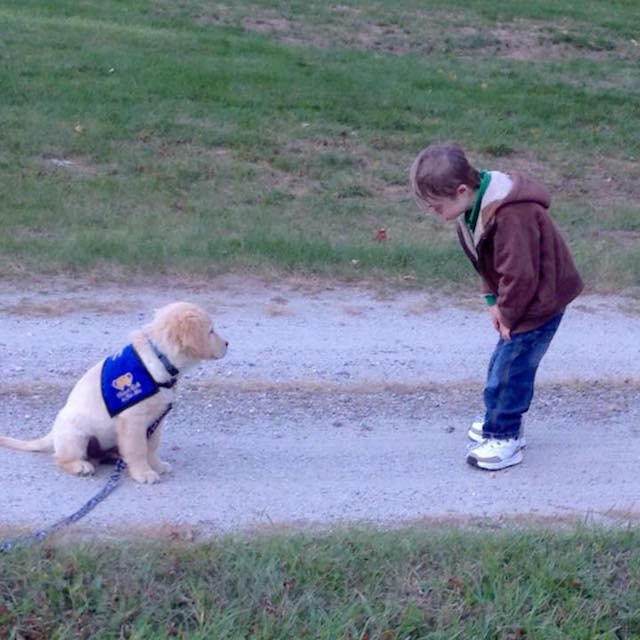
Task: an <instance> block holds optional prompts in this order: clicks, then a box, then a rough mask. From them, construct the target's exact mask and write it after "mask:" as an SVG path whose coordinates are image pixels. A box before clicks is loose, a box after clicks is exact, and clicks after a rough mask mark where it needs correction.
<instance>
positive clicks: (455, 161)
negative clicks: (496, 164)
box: [409, 142, 481, 202]
mask: <svg viewBox="0 0 640 640" xmlns="http://www.w3.org/2000/svg"><path fill="white" fill-rule="evenodd" d="M409 175H410V180H411V190H412V191H413V194H414V196H415V197H416V198H417V199H418V201H419V202H425V201H426V199H427V198H439V197H443V196H444V197H447V198H453V197H455V196H456V190H457V189H458V187H459V186H460V185H461V184H466V185H467V186H468V187H471V188H472V189H477V188H478V187H479V186H480V181H481V175H480V172H479V171H478V170H477V169H475V168H474V167H472V166H471V165H470V164H469V161H468V160H467V157H466V156H465V155H464V151H463V150H462V148H461V147H460V146H459V145H457V144H456V143H455V142H441V143H438V144H432V145H430V146H428V147H427V148H426V149H423V150H422V151H421V152H420V153H419V154H418V156H417V157H416V159H415V160H414V161H413V164H412V165H411V172H410V174H409Z"/></svg>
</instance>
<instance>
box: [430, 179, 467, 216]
mask: <svg viewBox="0 0 640 640" xmlns="http://www.w3.org/2000/svg"><path fill="white" fill-rule="evenodd" d="M475 197H476V192H475V191H474V190H472V189H471V188H469V187H468V186H467V185H466V184H461V185H460V186H459V187H458V189H457V190H456V195H455V196H453V197H452V196H432V197H426V198H423V200H424V202H425V203H426V205H427V206H428V207H429V208H430V209H431V210H432V211H433V212H434V213H435V214H436V215H437V216H438V217H439V218H442V219H443V220H447V221H448V220H455V219H456V218H457V217H458V216H459V215H460V214H461V213H464V212H465V211H466V210H467V209H470V208H471V207H472V206H473V201H474V199H475Z"/></svg>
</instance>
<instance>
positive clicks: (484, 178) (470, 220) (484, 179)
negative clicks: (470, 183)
mask: <svg viewBox="0 0 640 640" xmlns="http://www.w3.org/2000/svg"><path fill="white" fill-rule="evenodd" d="M480 176H481V179H480V186H479V187H478V191H477V192H476V198H475V200H474V201H473V206H472V207H471V209H467V210H466V211H465V212H464V221H465V223H466V225H467V227H469V229H471V233H473V232H474V231H475V229H476V223H477V222H478V216H479V215H480V205H481V204H482V197H483V196H484V192H485V191H486V190H487V187H488V186H489V183H490V182H491V175H490V174H489V172H488V171H481V172H480Z"/></svg>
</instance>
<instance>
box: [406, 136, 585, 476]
mask: <svg viewBox="0 0 640 640" xmlns="http://www.w3.org/2000/svg"><path fill="white" fill-rule="evenodd" d="M410 179H411V188H412V190H413V193H414V195H415V197H416V198H417V200H418V201H419V202H420V203H421V204H423V205H426V206H427V207H430V208H431V209H432V210H433V211H434V212H435V213H436V215H438V216H439V217H440V218H442V219H443V220H446V221H449V220H456V221H457V231H458V238H459V240H460V243H461V245H462V248H463V250H464V252H465V253H466V255H467V257H468V258H469V260H470V261H471V263H472V264H473V266H474V267H475V269H476V270H477V271H478V273H479V274H480V278H481V284H482V292H483V294H484V296H485V299H486V302H487V305H488V308H489V317H490V319H491V324H492V325H493V327H494V329H496V331H498V333H499V336H500V337H499V340H498V344H497V345H496V348H495V351H494V352H493V355H492V357H491V360H490V362H489V370H488V372H487V382H486V386H485V389H484V404H485V415H484V422H482V423H474V424H473V425H472V427H471V429H470V430H469V437H470V438H471V439H472V440H475V441H476V442H478V444H476V445H474V446H472V447H471V448H470V449H469V451H468V454H467V462H468V463H469V464H471V465H473V466H476V467H479V468H480V469H487V470H491V471H493V470H496V469H503V468H505V467H509V466H512V465H514V464H518V463H519V462H522V449H523V447H524V445H525V443H524V438H522V437H521V432H520V427H521V421H522V414H523V413H525V412H526V411H527V410H528V409H529V405H530V404H531V399H532V398H533V387H534V379H535V374H536V370H537V368H538V365H539V364H540V360H541V359H542V356H543V355H544V354H545V352H546V350H547V348H548V347H549V344H550V342H551V339H552V338H553V336H554V334H555V332H556V330H557V328H558V325H559V324H560V320H561V319H562V314H563V312H564V309H565V307H566V306H567V305H568V304H569V303H570V302H571V301H572V300H573V299H574V298H575V297H576V296H577V295H578V294H579V293H580V291H582V287H583V284H582V280H581V279H580V275H579V274H578V272H577V270H576V268H575V266H574V264H573V260H572V259H571V255H570V253H569V250H568V248H567V245H566V244H565V242H564V240H563V239H562V237H561V236H560V233H559V232H558V230H557V228H556V226H555V225H554V223H553V221H552V220H551V217H550V216H549V213H548V208H549V201H550V198H549V194H548V193H547V191H546V190H545V189H544V187H542V186H541V185H539V184H538V183H536V182H533V181H532V180H529V179H527V178H525V177H523V176H521V175H519V174H516V173H514V174H511V175H507V174H505V173H501V172H499V171H489V172H487V171H478V170H477V169H475V168H474V167H472V166H471V165H470V164H469V162H468V160H467V158H466V157H465V154H464V151H463V150H462V149H461V148H460V147H459V146H458V145H457V144H455V143H442V144H434V145H431V146H429V147H427V148H426V149H423V150H422V151H421V152H420V153H419V154H418V156H417V157H416V159H415V161H414V162H413V165H412V167H411V175H410Z"/></svg>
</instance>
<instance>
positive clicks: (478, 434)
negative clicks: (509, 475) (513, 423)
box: [467, 418, 527, 449]
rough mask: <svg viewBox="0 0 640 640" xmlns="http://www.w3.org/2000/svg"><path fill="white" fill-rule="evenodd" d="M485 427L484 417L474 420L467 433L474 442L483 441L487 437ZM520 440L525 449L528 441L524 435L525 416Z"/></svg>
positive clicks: (521, 425) (521, 446) (522, 447)
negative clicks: (484, 432) (483, 429)
mask: <svg viewBox="0 0 640 640" xmlns="http://www.w3.org/2000/svg"><path fill="white" fill-rule="evenodd" d="M483 427H484V421H483V420H482V419H479V420H474V421H473V422H472V423H471V426H470V427H469V431H467V435H468V436H469V438H470V439H471V440H473V441H474V442H482V441H483V440H484V439H485V436H484V435H483V433H482V428H483ZM518 440H519V441H520V448H521V449H524V448H525V447H526V446H527V441H526V439H525V437H524V418H523V419H522V423H521V424H520V436H519V437H518Z"/></svg>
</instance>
